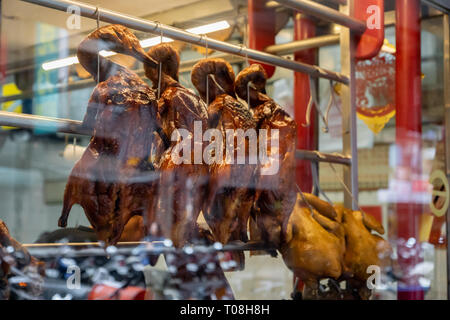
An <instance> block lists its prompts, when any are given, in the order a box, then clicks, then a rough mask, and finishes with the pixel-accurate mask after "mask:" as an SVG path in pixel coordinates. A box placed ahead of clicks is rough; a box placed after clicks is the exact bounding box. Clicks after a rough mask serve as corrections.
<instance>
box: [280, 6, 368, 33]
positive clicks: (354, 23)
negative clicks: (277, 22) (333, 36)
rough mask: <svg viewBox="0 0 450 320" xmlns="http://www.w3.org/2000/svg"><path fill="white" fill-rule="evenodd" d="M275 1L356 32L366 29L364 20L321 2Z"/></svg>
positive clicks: (362, 31)
mask: <svg viewBox="0 0 450 320" xmlns="http://www.w3.org/2000/svg"><path fill="white" fill-rule="evenodd" d="M275 1H276V2H278V3H280V4H282V5H284V6H286V7H289V8H291V9H294V10H297V11H300V12H303V13H306V14H309V15H312V16H315V17H317V18H320V19H323V20H326V21H330V22H334V23H337V24H340V25H341V26H344V27H347V28H349V29H350V30H352V31H354V32H357V33H364V31H366V24H365V23H364V21H361V20H358V19H355V18H353V17H351V16H348V15H346V14H343V13H342V12H339V11H336V10H334V9H331V8H329V7H327V6H324V5H322V4H319V3H316V2H314V1H308V0H275Z"/></svg>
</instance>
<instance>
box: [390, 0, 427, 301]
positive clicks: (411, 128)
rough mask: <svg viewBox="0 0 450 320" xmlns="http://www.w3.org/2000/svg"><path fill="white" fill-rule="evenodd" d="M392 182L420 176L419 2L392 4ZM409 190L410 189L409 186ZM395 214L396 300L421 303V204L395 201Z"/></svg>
mask: <svg viewBox="0 0 450 320" xmlns="http://www.w3.org/2000/svg"><path fill="white" fill-rule="evenodd" d="M396 47H397V54H396V73H395V80H396V83H395V85H396V89H395V91H396V92H395V94H396V97H395V99H396V145H397V150H398V153H397V154H398V158H397V161H398V162H397V168H396V179H398V180H400V181H402V182H403V183H404V182H407V183H410V184H411V186H414V182H415V181H419V179H420V176H421V171H422V168H421V162H422V161H421V147H422V146H421V141H422V139H421V135H422V117H421V116H422V114H421V108H422V101H421V100H422V85H421V66H420V64H421V59H420V0H397V1H396ZM412 189H413V187H412ZM396 209H397V210H396V211H397V226H398V229H397V237H398V245H397V249H398V260H399V261H398V262H399V265H400V267H401V268H402V272H403V274H404V276H405V278H404V280H403V281H402V282H401V284H399V286H398V295H397V296H398V299H399V300H422V299H423V298H424V292H423V290H422V289H421V287H420V286H419V283H418V278H417V276H413V275H410V274H409V273H410V272H411V271H412V268H414V266H416V265H417V264H418V263H419V262H420V258H419V251H420V246H419V243H418V239H419V218H420V215H421V213H422V205H421V204H420V203H414V202H413V201H408V202H407V203H406V202H399V203H397V207H396Z"/></svg>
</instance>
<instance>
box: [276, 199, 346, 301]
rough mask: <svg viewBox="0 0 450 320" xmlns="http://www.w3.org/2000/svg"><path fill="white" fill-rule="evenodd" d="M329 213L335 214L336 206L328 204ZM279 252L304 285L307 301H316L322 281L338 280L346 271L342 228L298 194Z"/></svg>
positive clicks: (304, 294)
mask: <svg viewBox="0 0 450 320" xmlns="http://www.w3.org/2000/svg"><path fill="white" fill-rule="evenodd" d="M319 200H320V199H319ZM306 201H308V200H306ZM314 201H316V202H318V201H317V200H314ZM326 210H327V211H328V212H333V207H331V206H330V205H329V206H328V207H327V208H326ZM334 215H335V214H334ZM280 252H281V254H282V257H283V260H284V262H285V263H286V265H287V266H288V267H289V269H291V270H292V271H293V272H294V274H295V275H296V276H297V277H298V278H300V279H301V280H302V281H303V282H304V283H305V287H304V292H303V296H304V298H305V299H312V298H316V297H318V289H319V280H320V279H323V278H332V279H335V280H337V279H339V278H340V277H341V275H342V273H343V272H344V271H345V268H344V253H345V241H344V230H343V227H342V226H341V225H340V224H339V223H338V222H336V221H333V220H331V219H329V218H328V217H326V216H325V215H322V213H321V212H319V211H317V210H316V208H314V206H312V205H308V204H307V203H306V202H305V201H304V199H303V197H302V196H301V195H300V194H299V195H298V198H297V201H296V203H295V207H294V209H293V211H292V214H291V215H290V217H289V220H288V223H287V227H286V234H285V236H284V237H283V242H282V244H281V247H280Z"/></svg>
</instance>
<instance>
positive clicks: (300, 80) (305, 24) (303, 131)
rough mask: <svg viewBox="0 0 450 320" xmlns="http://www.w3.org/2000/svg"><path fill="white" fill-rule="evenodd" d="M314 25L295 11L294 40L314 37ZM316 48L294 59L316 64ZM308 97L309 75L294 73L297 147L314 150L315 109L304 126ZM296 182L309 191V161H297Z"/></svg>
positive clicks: (310, 180) (310, 175)
mask: <svg viewBox="0 0 450 320" xmlns="http://www.w3.org/2000/svg"><path fill="white" fill-rule="evenodd" d="M315 34H316V26H315V24H314V21H313V20H312V19H311V18H308V17H307V16H305V15H302V14H300V13H297V14H296V15H295V19H294V40H304V39H307V38H311V37H314V36H315ZM316 52H317V49H308V50H302V51H298V52H296V53H295V60H296V61H300V62H304V63H308V64H316ZM309 97H310V89H309V77H308V75H307V74H303V73H300V72H295V73H294V117H295V121H296V122H297V147H298V149H302V150H316V149H317V143H316V141H317V139H316V137H315V131H316V123H315V118H316V110H315V109H314V108H313V109H312V112H311V119H310V120H311V125H310V126H309V127H304V126H303V124H305V123H306V109H307V106H308V101H309ZM296 178H297V184H298V186H299V187H300V189H301V190H302V191H303V192H311V191H312V187H313V180H312V174H311V162H310V161H306V160H298V161H297V169H296Z"/></svg>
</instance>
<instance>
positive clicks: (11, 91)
mask: <svg viewBox="0 0 450 320" xmlns="http://www.w3.org/2000/svg"><path fill="white" fill-rule="evenodd" d="M20 93H22V91H21V90H20V89H19V88H17V86H16V84H15V83H13V82H12V83H7V84H5V85H3V86H2V96H3V97H8V96H14V95H17V94H20ZM1 110H3V111H9V112H16V113H22V100H15V101H8V102H4V103H2V105H1ZM1 128H2V129H4V130H10V129H14V127H7V126H2V127H1Z"/></svg>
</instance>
